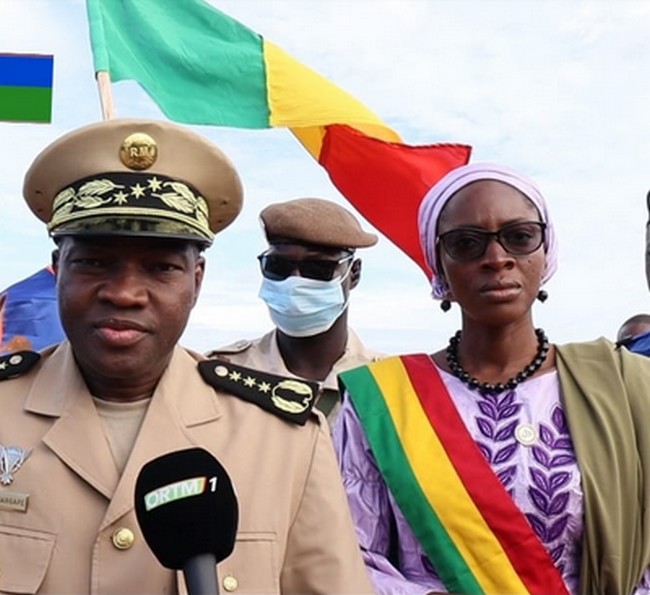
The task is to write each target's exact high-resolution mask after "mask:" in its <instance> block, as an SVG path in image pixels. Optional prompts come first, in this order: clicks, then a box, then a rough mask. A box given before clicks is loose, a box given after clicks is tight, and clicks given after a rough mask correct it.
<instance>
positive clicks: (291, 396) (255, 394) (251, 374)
mask: <svg viewBox="0 0 650 595" xmlns="http://www.w3.org/2000/svg"><path fill="white" fill-rule="evenodd" d="M199 372H200V373H201V376H202V377H203V380H205V381H206V382H207V383H208V384H210V385H211V386H213V387H215V388H219V389H221V390H225V391H227V392H229V393H231V394H233V395H235V396H237V397H241V398H242V399H245V400H246V401H250V402H251V403H255V404H256V405H259V406H260V407H261V408H262V409H265V410H266V411H269V412H270V413H274V414H275V415H277V416H278V417H281V418H282V419H285V420H287V421H290V422H293V423H296V424H299V425H301V426H303V425H305V423H306V422H307V420H308V419H309V415H310V412H311V409H312V407H313V406H314V402H315V401H316V397H317V396H318V391H319V388H320V387H319V384H318V383H317V382H309V381H307V380H298V379H297V378H286V377H284V376H275V375H274V374H267V373H264V372H260V371H259V370H253V369H251V368H245V367H244V366H236V365H234V364H231V363H230V362H227V361H223V360H218V359H212V360H208V361H204V362H200V363H199Z"/></svg>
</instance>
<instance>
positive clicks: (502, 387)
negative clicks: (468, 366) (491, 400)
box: [447, 328, 549, 395]
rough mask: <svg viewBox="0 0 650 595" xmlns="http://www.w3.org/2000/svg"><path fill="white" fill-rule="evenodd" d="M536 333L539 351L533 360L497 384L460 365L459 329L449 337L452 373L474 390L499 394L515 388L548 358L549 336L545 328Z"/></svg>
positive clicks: (448, 350) (449, 356)
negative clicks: (481, 380) (472, 373)
mask: <svg viewBox="0 0 650 595" xmlns="http://www.w3.org/2000/svg"><path fill="white" fill-rule="evenodd" d="M535 334H536V335H537V341H538V345H537V353H536V354H535V357H534V358H533V360H532V361H531V362H530V363H529V364H528V365H527V366H526V367H525V368H524V369H523V370H522V371H521V372H519V373H518V374H516V375H515V376H513V377H512V378H510V379H509V380H506V381H505V382H499V383H497V384H490V383H489V382H479V381H478V380H477V379H476V378H474V377H473V376H470V375H469V374H468V373H467V372H466V371H465V368H463V366H461V365H460V362H459V361H458V344H459V343H460V331H458V332H457V333H456V334H455V335H454V336H453V337H451V339H449V345H448V346H447V364H448V365H449V369H450V370H451V372H452V374H453V375H454V376H456V377H457V378H459V379H460V380H461V381H462V382H464V383H465V384H466V385H467V386H469V387H470V388H471V389H472V390H479V391H481V392H484V393H488V394H493V395H498V394H499V393H502V392H504V391H506V390H508V389H513V388H515V387H516V386H517V385H518V384H521V383H522V382H523V381H524V380H526V378H528V377H530V376H532V375H533V374H534V373H535V372H537V370H539V369H540V367H541V366H542V364H543V363H544V360H545V359H546V354H547V353H548V349H549V343H548V337H547V336H546V333H545V332H544V330H543V329H541V328H538V329H535Z"/></svg>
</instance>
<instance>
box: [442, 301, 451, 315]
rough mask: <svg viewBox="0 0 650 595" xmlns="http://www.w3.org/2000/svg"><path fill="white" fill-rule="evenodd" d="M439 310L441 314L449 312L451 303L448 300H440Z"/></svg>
mask: <svg viewBox="0 0 650 595" xmlns="http://www.w3.org/2000/svg"><path fill="white" fill-rule="evenodd" d="M440 309H441V310H442V311H443V312H449V310H451V302H450V301H449V300H442V301H441V302H440Z"/></svg>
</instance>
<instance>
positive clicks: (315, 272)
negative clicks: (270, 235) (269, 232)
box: [257, 252, 354, 281]
mask: <svg viewBox="0 0 650 595" xmlns="http://www.w3.org/2000/svg"><path fill="white" fill-rule="evenodd" d="M353 256H354V255H353V254H347V255H346V256H343V257H342V258H339V259H338V260H327V259H322V258H307V259H305V260H293V259H292V258H286V257H285V256H280V255H279V254H269V253H268V252H263V253H262V254H260V255H259V256H258V257H257V260H259V261H260V268H261V269H262V275H264V276H265V277H266V278H267V279H271V280H273V281H282V280H284V279H286V278H287V277H290V276H291V275H292V274H293V273H294V271H298V272H299V273H300V276H301V277H306V278H307V279H317V280H318V281H331V280H332V279H333V278H334V273H336V269H337V268H338V267H339V265H341V264H342V263H344V262H346V261H348V260H351V259H352V258H353Z"/></svg>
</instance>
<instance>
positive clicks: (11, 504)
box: [0, 490, 29, 512]
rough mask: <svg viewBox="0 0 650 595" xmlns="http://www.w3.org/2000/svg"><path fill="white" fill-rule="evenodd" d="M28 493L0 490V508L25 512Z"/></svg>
mask: <svg viewBox="0 0 650 595" xmlns="http://www.w3.org/2000/svg"><path fill="white" fill-rule="evenodd" d="M28 500H29V494H23V493H21V492H10V491H6V490H0V510H13V511H15V512H27V502H28Z"/></svg>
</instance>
